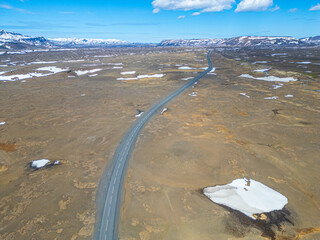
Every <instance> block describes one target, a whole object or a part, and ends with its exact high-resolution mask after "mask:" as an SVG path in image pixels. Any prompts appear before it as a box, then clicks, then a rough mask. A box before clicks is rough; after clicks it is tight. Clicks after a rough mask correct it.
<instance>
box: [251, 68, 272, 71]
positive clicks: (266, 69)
mask: <svg viewBox="0 0 320 240" xmlns="http://www.w3.org/2000/svg"><path fill="white" fill-rule="evenodd" d="M270 69H271V68H264V69H256V70H253V72H268V71H269V70H270Z"/></svg>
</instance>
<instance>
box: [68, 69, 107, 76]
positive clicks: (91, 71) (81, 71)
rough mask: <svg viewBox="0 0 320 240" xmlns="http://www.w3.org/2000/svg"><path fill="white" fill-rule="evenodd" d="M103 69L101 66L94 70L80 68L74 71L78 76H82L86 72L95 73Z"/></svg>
mask: <svg viewBox="0 0 320 240" xmlns="http://www.w3.org/2000/svg"><path fill="white" fill-rule="evenodd" d="M101 70H102V69H101V68H97V69H92V70H78V71H74V72H75V73H76V74H77V75H78V76H81V75H85V74H88V73H95V72H99V71H101Z"/></svg>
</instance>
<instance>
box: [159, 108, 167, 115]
mask: <svg viewBox="0 0 320 240" xmlns="http://www.w3.org/2000/svg"><path fill="white" fill-rule="evenodd" d="M166 111H168V108H164V109H162V111H161V113H160V114H161V115H163V114H164V113H165V112H166Z"/></svg>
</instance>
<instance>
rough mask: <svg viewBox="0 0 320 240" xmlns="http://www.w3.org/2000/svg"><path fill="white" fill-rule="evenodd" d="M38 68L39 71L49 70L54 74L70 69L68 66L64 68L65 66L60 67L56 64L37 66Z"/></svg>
mask: <svg viewBox="0 0 320 240" xmlns="http://www.w3.org/2000/svg"><path fill="white" fill-rule="evenodd" d="M36 70H38V71H48V72H51V73H53V74H56V73H59V72H65V71H68V70H69V69H68V68H66V69H63V68H58V67H55V66H50V67H42V68H37V69H36Z"/></svg>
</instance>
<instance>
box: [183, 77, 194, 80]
mask: <svg viewBox="0 0 320 240" xmlns="http://www.w3.org/2000/svg"><path fill="white" fill-rule="evenodd" d="M190 79H193V77H187V78H181V80H183V81H188V80H190Z"/></svg>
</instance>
